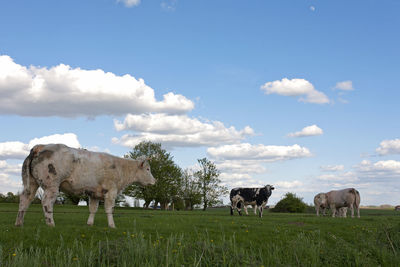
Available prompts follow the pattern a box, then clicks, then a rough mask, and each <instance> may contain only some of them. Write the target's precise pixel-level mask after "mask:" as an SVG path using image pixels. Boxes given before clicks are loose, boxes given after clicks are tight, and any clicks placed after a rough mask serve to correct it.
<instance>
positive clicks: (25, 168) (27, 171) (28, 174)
mask: <svg viewBox="0 0 400 267" xmlns="http://www.w3.org/2000/svg"><path fill="white" fill-rule="evenodd" d="M42 147H43V145H36V146H34V147H33V148H32V149H31V152H30V153H29V155H28V156H27V157H26V159H25V160H24V163H23V164H22V174H21V176H22V183H23V185H24V190H29V185H30V184H31V179H34V178H33V176H32V166H31V165H32V160H33V159H34V158H35V156H36V155H37V154H38V153H39V152H40V151H41V149H42Z"/></svg>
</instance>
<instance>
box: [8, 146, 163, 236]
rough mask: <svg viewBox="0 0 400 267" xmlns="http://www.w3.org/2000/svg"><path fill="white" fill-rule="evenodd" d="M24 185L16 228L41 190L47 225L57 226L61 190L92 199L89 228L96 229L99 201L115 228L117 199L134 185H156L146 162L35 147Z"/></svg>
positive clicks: (63, 148) (27, 161)
mask: <svg viewBox="0 0 400 267" xmlns="http://www.w3.org/2000/svg"><path fill="white" fill-rule="evenodd" d="M22 181H23V184H24V189H23V191H22V194H21V195H20V202H19V209H18V215H17V219H16V222H15V225H16V226H22V225H23V223H24V215H25V212H26V210H27V209H28V207H29V204H30V203H31V202H32V200H33V199H34V197H35V193H36V191H37V189H38V188H39V186H40V187H41V188H42V189H43V190H44V194H43V198H42V206H43V212H44V215H45V218H46V223H47V225H49V226H54V225H55V224H54V220H53V205H54V202H55V201H56V198H57V195H58V192H59V190H61V191H64V192H68V193H72V194H76V195H80V194H88V195H89V211H90V215H89V219H88V221H87V224H88V225H93V222H94V216H95V213H96V211H97V208H98V205H99V200H100V199H104V207H105V212H106V214H107V220H108V226H109V227H112V228H115V224H114V219H113V214H112V212H113V208H114V205H115V199H116V197H117V195H118V194H119V193H120V192H121V191H122V190H123V189H124V188H125V187H126V186H128V185H130V184H132V183H137V184H140V185H143V186H145V185H152V184H154V183H155V182H156V181H155V179H154V177H153V175H152V174H151V171H150V165H149V163H148V161H147V159H145V158H140V159H138V160H133V159H126V158H119V157H115V156H112V155H109V154H106V153H97V152H90V151H87V150H85V149H75V148H70V147H67V146H66V145H63V144H50V145H36V146H34V147H33V148H32V149H31V151H30V154H29V156H28V157H27V158H26V159H25V161H24V163H23V165H22Z"/></svg>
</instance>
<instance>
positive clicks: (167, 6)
mask: <svg viewBox="0 0 400 267" xmlns="http://www.w3.org/2000/svg"><path fill="white" fill-rule="evenodd" d="M177 3H178V1H177V0H165V1H162V2H161V8H162V9H164V10H165V11H175V10H176V5H177Z"/></svg>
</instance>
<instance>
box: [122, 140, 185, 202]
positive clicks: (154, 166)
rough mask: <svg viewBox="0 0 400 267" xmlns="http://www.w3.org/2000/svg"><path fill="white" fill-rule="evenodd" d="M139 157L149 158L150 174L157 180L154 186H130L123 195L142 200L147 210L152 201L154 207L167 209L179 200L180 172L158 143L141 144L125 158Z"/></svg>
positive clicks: (168, 154) (169, 155)
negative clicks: (158, 206) (158, 205)
mask: <svg viewBox="0 0 400 267" xmlns="http://www.w3.org/2000/svg"><path fill="white" fill-rule="evenodd" d="M140 156H146V157H149V158H150V161H149V162H150V168H151V173H152V174H153V176H154V178H155V179H156V180H157V181H156V183H155V184H154V185H151V186H146V187H141V186H139V185H135V184H132V185H130V186H128V187H127V188H126V189H125V190H124V194H125V195H128V196H131V197H135V198H140V199H144V201H145V207H146V208H147V207H148V206H149V205H150V203H151V202H152V201H153V200H154V201H155V206H157V204H158V203H160V204H161V209H165V208H167V206H168V204H169V203H170V202H178V201H180V200H181V187H182V170H181V168H179V166H178V165H176V164H175V162H174V161H173V157H172V156H171V154H170V153H168V152H167V151H166V150H165V149H163V148H162V147H161V144H160V143H152V142H141V143H139V144H138V145H136V146H135V147H134V148H133V150H132V151H131V152H129V154H128V155H126V157H130V158H133V159H137V158H138V157H140Z"/></svg>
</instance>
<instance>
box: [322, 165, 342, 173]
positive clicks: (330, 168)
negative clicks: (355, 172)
mask: <svg viewBox="0 0 400 267" xmlns="http://www.w3.org/2000/svg"><path fill="white" fill-rule="evenodd" d="M320 168H321V170H322V171H324V172H337V171H343V170H344V166H343V165H324V166H320Z"/></svg>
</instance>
